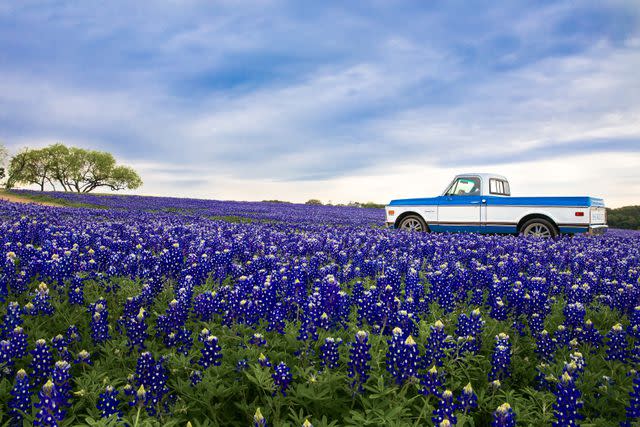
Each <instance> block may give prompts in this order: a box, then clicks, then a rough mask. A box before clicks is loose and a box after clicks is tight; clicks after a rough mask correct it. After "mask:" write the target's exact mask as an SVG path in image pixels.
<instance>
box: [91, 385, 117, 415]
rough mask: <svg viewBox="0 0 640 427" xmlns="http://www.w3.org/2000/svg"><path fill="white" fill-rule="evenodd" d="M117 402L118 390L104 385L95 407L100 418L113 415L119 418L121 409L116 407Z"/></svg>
mask: <svg viewBox="0 0 640 427" xmlns="http://www.w3.org/2000/svg"><path fill="white" fill-rule="evenodd" d="M119 404H120V402H119V401H118V390H116V389H115V388H113V387H112V386H110V385H108V386H107V387H105V390H104V392H103V393H100V398H99V399H98V404H97V406H96V407H97V408H98V410H99V411H100V416H101V417H102V418H110V417H112V416H114V415H115V416H117V417H118V419H120V417H122V411H120V410H119V409H118V405H119Z"/></svg>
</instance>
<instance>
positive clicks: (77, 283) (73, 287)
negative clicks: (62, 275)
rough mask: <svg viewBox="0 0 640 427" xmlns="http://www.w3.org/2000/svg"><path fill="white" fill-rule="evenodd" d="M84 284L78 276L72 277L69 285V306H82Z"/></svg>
mask: <svg viewBox="0 0 640 427" xmlns="http://www.w3.org/2000/svg"><path fill="white" fill-rule="evenodd" d="M84 282H85V280H84V279H83V278H82V277H80V276H77V275H76V276H74V277H73V279H72V280H71V284H70V285H69V291H68V295H69V304H71V305H80V306H82V305H84Z"/></svg>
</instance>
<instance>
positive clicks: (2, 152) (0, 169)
mask: <svg viewBox="0 0 640 427" xmlns="http://www.w3.org/2000/svg"><path fill="white" fill-rule="evenodd" d="M6 158H7V149H6V148H5V147H4V145H2V144H0V180H1V179H4V175H5V169H4V161H5V159H6Z"/></svg>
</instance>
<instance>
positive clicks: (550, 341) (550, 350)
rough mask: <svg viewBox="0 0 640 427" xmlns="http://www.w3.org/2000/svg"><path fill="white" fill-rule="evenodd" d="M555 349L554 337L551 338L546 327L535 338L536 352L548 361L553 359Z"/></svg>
mask: <svg viewBox="0 0 640 427" xmlns="http://www.w3.org/2000/svg"><path fill="white" fill-rule="evenodd" d="M555 351H556V341H555V338H551V336H550V335H549V332H547V331H546V329H545V330H543V331H542V332H540V335H538V337H537V339H536V349H535V352H536V354H537V355H538V356H539V357H540V359H542V360H544V361H547V362H549V361H551V360H553V355H554V353H555Z"/></svg>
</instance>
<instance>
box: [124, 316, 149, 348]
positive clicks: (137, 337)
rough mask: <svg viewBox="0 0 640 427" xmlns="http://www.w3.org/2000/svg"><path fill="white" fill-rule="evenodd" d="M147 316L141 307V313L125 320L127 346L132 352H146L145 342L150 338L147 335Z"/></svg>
mask: <svg viewBox="0 0 640 427" xmlns="http://www.w3.org/2000/svg"><path fill="white" fill-rule="evenodd" d="M147 316H148V315H147V312H146V310H145V309H144V308H142V307H140V311H139V312H138V314H137V315H136V316H135V317H130V318H128V319H126V320H125V328H126V330H127V338H128V341H127V346H128V347H129V349H130V350H135V349H138V351H141V350H144V348H145V345H144V341H145V340H146V339H147V337H148V336H149V334H148V333H147V323H146V318H147Z"/></svg>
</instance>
